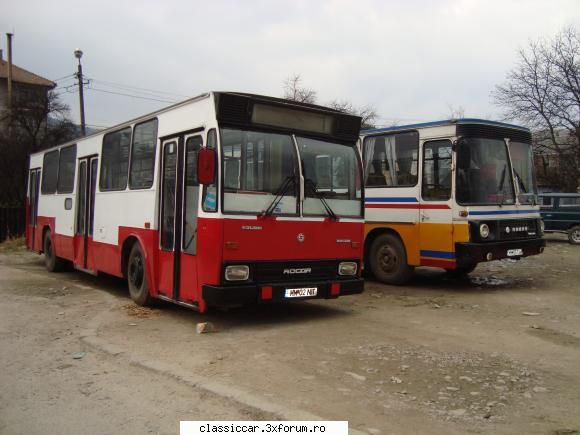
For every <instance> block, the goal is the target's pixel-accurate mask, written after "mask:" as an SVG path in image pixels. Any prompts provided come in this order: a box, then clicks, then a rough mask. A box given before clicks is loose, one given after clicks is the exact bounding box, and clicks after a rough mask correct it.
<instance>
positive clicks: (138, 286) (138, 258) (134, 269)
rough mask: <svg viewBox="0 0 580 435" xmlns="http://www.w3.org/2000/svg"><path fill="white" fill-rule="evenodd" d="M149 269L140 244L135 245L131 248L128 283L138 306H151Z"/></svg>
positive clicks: (130, 292)
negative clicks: (148, 279)
mask: <svg viewBox="0 0 580 435" xmlns="http://www.w3.org/2000/svg"><path fill="white" fill-rule="evenodd" d="M147 278H148V277H147V268H146V266H145V256H144V255H143V250H142V249H141V245H139V243H135V244H134V245H133V247H132V248H131V253H130V254H129V260H128V262H127V283H128V284H129V294H130V295H131V299H133V301H134V302H135V303H136V304H137V305H143V306H145V305H149V304H150V303H151V296H150V295H149V282H148V281H147Z"/></svg>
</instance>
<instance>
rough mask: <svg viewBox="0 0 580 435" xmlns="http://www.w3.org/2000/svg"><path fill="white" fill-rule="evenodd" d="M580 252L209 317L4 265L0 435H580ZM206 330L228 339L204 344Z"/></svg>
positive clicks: (17, 257) (116, 287) (557, 251)
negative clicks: (338, 427)
mask: <svg viewBox="0 0 580 435" xmlns="http://www.w3.org/2000/svg"><path fill="white" fill-rule="evenodd" d="M579 254H580V248H579V247H575V246H571V245H568V244H567V243H565V242H564V241H563V240H561V239H559V238H557V237H552V238H550V239H549V245H548V248H547V251H546V253H544V254H543V255H541V256H538V257H532V258H528V259H524V260H522V261H519V262H513V263H512V262H508V261H506V262H493V263H489V264H487V265H485V266H480V267H478V268H477V269H476V271H475V272H474V273H472V275H471V278H470V279H469V280H455V279H451V278H449V277H447V276H446V275H445V274H444V273H442V272H440V271H438V270H435V269H431V270H429V269H426V270H422V271H420V272H418V276H417V279H416V280H415V282H414V283H413V285H411V286H408V287H391V286H384V285H380V284H378V283H374V282H370V281H369V282H368V283H367V286H366V292H365V293H364V294H363V295H360V296H353V297H345V298H341V299H338V300H334V301H316V302H309V303H300V304H292V305H285V306H277V307H258V308H253V309H243V310H242V309H240V310H233V311H229V312H225V313H224V312H215V311H214V312H212V313H210V314H208V315H205V316H202V315H199V314H197V313H194V312H191V311H187V310H185V309H182V308H179V307H174V306H171V305H166V304H163V305H159V306H158V307H156V308H154V309H143V308H137V307H136V306H134V305H133V304H132V303H131V302H130V300H129V299H128V297H127V296H126V289H125V286H124V283H122V282H120V281H118V280H116V279H113V278H107V277H98V278H94V277H91V276H87V275H84V274H82V273H80V272H68V273H63V274H58V275H54V274H53V275H51V274H48V273H47V272H45V271H44V269H43V264H42V257H38V256H36V255H33V254H30V253H27V252H25V251H23V250H21V249H10V250H6V249H5V250H4V251H2V250H1V248H0V296H1V298H0V363H1V365H2V370H1V371H0V385H2V388H1V389H0V433H9V434H12V433H77V432H80V431H82V432H83V433H121V432H122V433H177V432H178V427H179V425H178V423H179V420H185V419H187V420H198V419H199V420H201V419H203V420H218V419H242V420H244V419H272V418H282V419H309V418H316V417H318V418H324V419H340V420H343V419H346V420H349V422H350V427H351V428H353V429H356V430H358V431H360V432H363V433H371V434H391V433H392V434H407V433H434V434H438V433H457V434H459V433H493V434H496V433H505V434H521V433H538V434H568V433H578V432H575V431H580V411H578V410H579V409H580V363H579V361H580V284H579V283H580V270H579V267H578V266H580V261H579V258H580V255H579ZM200 321H211V322H213V323H214V324H215V325H216V327H217V329H218V332H216V333H212V334H202V335H197V334H196V333H195V326H196V323H197V322H200Z"/></svg>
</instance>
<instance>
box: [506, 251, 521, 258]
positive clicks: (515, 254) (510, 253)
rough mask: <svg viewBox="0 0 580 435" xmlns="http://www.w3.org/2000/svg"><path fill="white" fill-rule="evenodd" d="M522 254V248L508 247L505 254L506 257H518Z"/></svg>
mask: <svg viewBox="0 0 580 435" xmlns="http://www.w3.org/2000/svg"><path fill="white" fill-rule="evenodd" d="M522 255H524V250H523V249H508V251H507V256H508V257H520V256H522Z"/></svg>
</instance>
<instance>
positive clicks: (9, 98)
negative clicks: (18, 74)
mask: <svg viewBox="0 0 580 435" xmlns="http://www.w3.org/2000/svg"><path fill="white" fill-rule="evenodd" d="M12 36H13V35H12V33H7V34H6V37H7V38H8V111H9V113H10V114H11V115H12Z"/></svg>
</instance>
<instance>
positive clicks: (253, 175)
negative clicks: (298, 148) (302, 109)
mask: <svg viewBox="0 0 580 435" xmlns="http://www.w3.org/2000/svg"><path fill="white" fill-rule="evenodd" d="M221 137H222V161H223V191H224V203H223V208H224V211H225V212H241V213H262V212H265V211H266V210H267V209H268V207H269V206H270V204H272V202H273V201H274V199H275V198H276V196H278V195H281V198H280V201H279V202H278V203H277V205H276V206H275V209H274V210H272V212H273V213H274V214H281V215H297V214H298V202H297V192H298V183H297V182H296V181H295V179H296V177H297V175H298V160H297V158H296V152H295V148H294V145H293V143H292V137H291V136H290V135H287V134H286V135H285V134H275V133H263V132H257V131H244V130H235V129H229V128H222V129H221ZM282 190H284V191H282Z"/></svg>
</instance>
